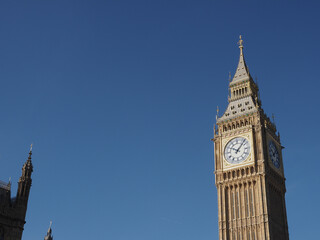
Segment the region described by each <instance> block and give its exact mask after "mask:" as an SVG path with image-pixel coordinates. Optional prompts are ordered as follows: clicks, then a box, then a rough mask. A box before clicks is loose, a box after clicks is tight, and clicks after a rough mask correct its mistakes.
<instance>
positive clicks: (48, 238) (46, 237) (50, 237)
mask: <svg viewBox="0 0 320 240" xmlns="http://www.w3.org/2000/svg"><path fill="white" fill-rule="evenodd" d="M51 226H52V221H50V225H49V229H48V231H47V235H46V236H45V237H44V240H53V236H52V229H51Z"/></svg>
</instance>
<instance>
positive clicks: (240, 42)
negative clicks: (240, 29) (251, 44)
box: [238, 35, 243, 49]
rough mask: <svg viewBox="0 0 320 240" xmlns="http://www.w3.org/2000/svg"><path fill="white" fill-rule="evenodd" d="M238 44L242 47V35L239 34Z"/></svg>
mask: <svg viewBox="0 0 320 240" xmlns="http://www.w3.org/2000/svg"><path fill="white" fill-rule="evenodd" d="M238 44H239V48H240V49H242V48H243V40H242V36H241V35H240V36H239V42H238Z"/></svg>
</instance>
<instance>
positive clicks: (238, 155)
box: [224, 137, 250, 164]
mask: <svg viewBox="0 0 320 240" xmlns="http://www.w3.org/2000/svg"><path fill="white" fill-rule="evenodd" d="M249 154H250V143H249V141H248V139H246V138H243V137H236V138H234V139H232V140H230V141H229V142H228V143H227V145H226V147H225V149H224V157H225V159H226V160H227V161H228V162H229V163H232V164H237V163H241V162H243V161H244V160H246V159H247V158H248V156H249Z"/></svg>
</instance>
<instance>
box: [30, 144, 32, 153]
mask: <svg viewBox="0 0 320 240" xmlns="http://www.w3.org/2000/svg"><path fill="white" fill-rule="evenodd" d="M30 152H32V143H31V145H30Z"/></svg>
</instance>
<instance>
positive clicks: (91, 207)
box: [0, 0, 320, 240]
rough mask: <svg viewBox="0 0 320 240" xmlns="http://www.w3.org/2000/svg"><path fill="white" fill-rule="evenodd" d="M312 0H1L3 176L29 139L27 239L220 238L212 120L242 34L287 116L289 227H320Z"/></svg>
mask: <svg viewBox="0 0 320 240" xmlns="http://www.w3.org/2000/svg"><path fill="white" fill-rule="evenodd" d="M319 9H320V4H319V3H318V1H289V0H284V1H253V0H252V1H213V0H200V1H199V0H197V1H196V0H193V1H192V0H157V1H156V0H136V1H132V0H109V1H93V0H90V1H81V0H77V1H65V0H64V1H61V0H54V1H53V0H51V1H49V0H48V1H40V0H38V1H15V0H10V1H5V0H3V1H1V2H0V36H1V37H0V83H1V86H0V113H1V117H0V126H1V127H0V129H1V134H0V161H1V168H0V178H1V179H2V180H7V179H8V178H9V177H10V176H11V177H12V180H13V194H14V195H15V193H16V188H17V181H18V178H19V176H20V174H21V167H22V165H23V163H24V161H25V160H26V158H27V153H28V149H29V145H30V143H34V154H33V163H34V174H33V186H32V189H31V195H30V199H29V207H28V212H27V219H26V221H27V224H26V225H25V231H24V237H23V239H24V240H35V239H43V237H44V234H45V232H46V230H47V228H48V225H49V221H50V220H53V233H54V238H55V239H57V240H61V239H79V240H82V239H83V240H84V239H112V240H128V239H131V240H150V239H152V240H195V239H196V240H212V239H218V224H217V221H218V220H217V215H218V214H217V195H216V188H215V185H214V176H213V171H214V169H213V166H214V165H213V144H212V142H210V138H211V137H212V125H213V123H214V120H215V112H216V106H217V105H219V106H220V109H221V110H224V109H225V107H226V105H227V92H228V91H227V86H228V73H229V71H231V72H232V74H233V73H234V71H235V68H236V65H237V62H238V57H239V49H238V47H237V45H236V43H237V41H238V36H239V35H240V34H242V35H243V38H244V46H245V49H244V51H245V56H246V61H247V64H248V66H249V68H250V72H251V73H252V75H253V76H257V77H258V81H259V86H260V89H261V98H262V104H263V108H264V109H265V111H266V112H267V113H268V114H269V116H270V115H271V114H272V113H274V114H275V116H276V124H277V127H278V129H279V130H280V133H281V137H282V144H283V145H284V146H285V149H284V151H283V155H284V164H285V175H286V178H287V195H286V202H287V212H288V222H289V232H290V236H291V239H292V240H300V239H313V238H314V236H318V228H319V226H318V222H319V221H318V219H319V214H320V212H319V202H320V193H319V191H318V190H317V189H319V183H320V178H319V168H320V163H319V154H318V151H319V137H317V136H316V135H317V134H319V130H318V127H317V122H318V119H319V116H320V113H319V106H318V104H319V99H318V96H319V87H320V84H319V81H320V80H319V66H320V61H319V55H320V51H319V50H320V32H319V23H320V21H319V20H320V19H319V18H320V17H319Z"/></svg>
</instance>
